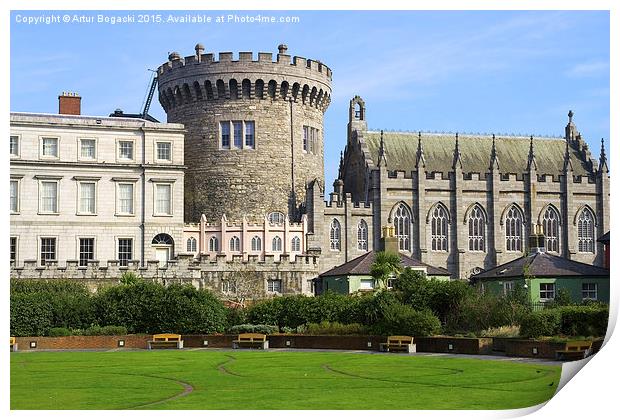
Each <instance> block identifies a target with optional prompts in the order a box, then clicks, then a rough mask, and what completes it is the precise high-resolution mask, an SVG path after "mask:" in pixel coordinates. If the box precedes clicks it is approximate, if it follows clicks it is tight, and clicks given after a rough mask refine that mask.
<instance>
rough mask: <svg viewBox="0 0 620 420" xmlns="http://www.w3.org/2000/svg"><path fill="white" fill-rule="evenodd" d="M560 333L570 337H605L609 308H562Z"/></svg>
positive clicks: (588, 306) (598, 306) (597, 306)
mask: <svg viewBox="0 0 620 420" xmlns="http://www.w3.org/2000/svg"><path fill="white" fill-rule="evenodd" d="M557 311H559V313H560V317H561V325H560V333H562V334H564V335H568V336H585V337H603V336H605V333H606V332H607V322H608V319H609V307H608V306H605V305H580V306H562V307H560V308H558V309H557Z"/></svg>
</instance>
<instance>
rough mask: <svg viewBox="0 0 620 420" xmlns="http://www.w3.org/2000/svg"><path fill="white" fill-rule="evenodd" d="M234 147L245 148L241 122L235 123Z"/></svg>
mask: <svg viewBox="0 0 620 420" xmlns="http://www.w3.org/2000/svg"><path fill="white" fill-rule="evenodd" d="M232 124H233V136H234V146H235V147H236V148H237V149H241V148H242V147H243V142H242V141H243V123H242V122H241V121H233V122H232Z"/></svg>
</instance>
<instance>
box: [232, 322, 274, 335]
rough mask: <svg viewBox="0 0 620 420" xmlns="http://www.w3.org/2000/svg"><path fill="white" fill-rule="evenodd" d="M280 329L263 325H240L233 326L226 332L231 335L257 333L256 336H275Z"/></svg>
mask: <svg viewBox="0 0 620 420" xmlns="http://www.w3.org/2000/svg"><path fill="white" fill-rule="evenodd" d="M278 331H280V329H279V328H278V327H277V326H276V325H263V324H256V325H255V324H242V325H233V326H232V327H230V328H229V330H228V332H229V333H231V334H241V333H257V334H267V335H269V334H275V333H277V332H278Z"/></svg>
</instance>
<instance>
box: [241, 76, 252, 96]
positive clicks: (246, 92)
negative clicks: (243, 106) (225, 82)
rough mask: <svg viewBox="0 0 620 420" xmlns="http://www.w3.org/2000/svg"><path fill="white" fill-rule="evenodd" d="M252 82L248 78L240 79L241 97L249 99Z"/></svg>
mask: <svg viewBox="0 0 620 420" xmlns="http://www.w3.org/2000/svg"><path fill="white" fill-rule="evenodd" d="M251 86H252V84H251V83H250V81H249V80H248V79H243V80H242V81H241V97H242V98H243V99H250V90H251Z"/></svg>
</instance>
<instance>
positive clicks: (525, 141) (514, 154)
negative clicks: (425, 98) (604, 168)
mask: <svg viewBox="0 0 620 420" xmlns="http://www.w3.org/2000/svg"><path fill="white" fill-rule="evenodd" d="M363 136H364V137H363V138H364V142H365V143H366V145H367V147H368V151H369V153H370V157H371V159H372V161H373V162H374V164H375V165H376V164H377V161H378V159H379V145H380V140H381V134H380V132H378V131H365V132H364V133H363ZM421 139H422V149H423V150H424V158H425V160H426V171H427V172H443V173H448V172H451V171H452V170H453V169H452V163H453V160H454V144H455V134H449V133H445V134H444V133H441V134H438V133H422V134H421ZM383 141H384V144H385V156H386V160H387V169H388V170H390V171H395V170H399V171H405V172H406V173H409V172H411V171H413V170H415V165H416V152H417V150H418V133H398V132H384V133H383ZM492 142H493V140H492V136H491V135H473V134H459V149H460V151H461V159H462V162H463V172H465V173H468V172H477V173H480V174H484V173H487V172H489V163H490V158H491V147H492ZM533 143H534V155H535V156H536V165H537V168H538V169H537V173H538V174H549V175H560V174H562V170H563V168H564V154H565V151H566V142H565V140H564V139H563V138H557V137H534V142H533ZM495 147H496V151H497V157H498V160H499V171H500V173H504V174H506V173H516V174H522V173H526V172H527V159H528V154H529V150H530V138H529V137H525V136H523V137H519V136H496V137H495ZM570 151H571V163H572V164H573V173H574V175H576V176H577V175H582V176H586V175H588V174H592V173H593V172H592V171H591V170H590V169H589V167H590V165H591V163H589V162H587V161H585V160H584V158H583V157H582V156H581V154H580V153H579V152H578V151H576V150H574V149H573V148H572V147H571V149H570ZM592 164H593V165H594V166H596V164H595V163H594V162H593V163H592Z"/></svg>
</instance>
